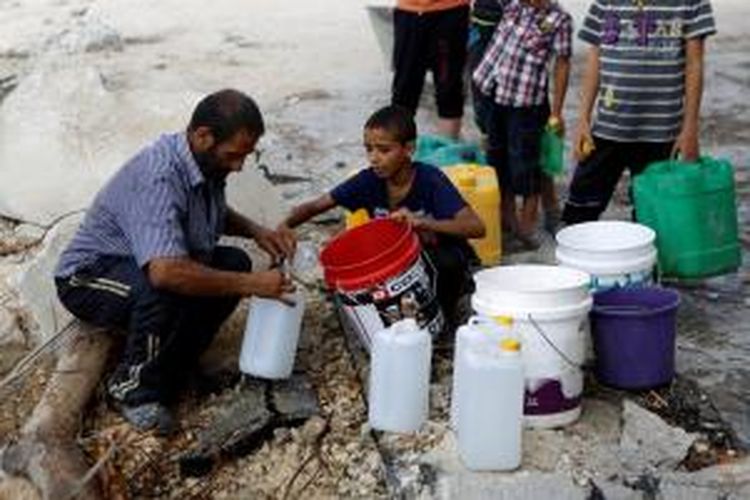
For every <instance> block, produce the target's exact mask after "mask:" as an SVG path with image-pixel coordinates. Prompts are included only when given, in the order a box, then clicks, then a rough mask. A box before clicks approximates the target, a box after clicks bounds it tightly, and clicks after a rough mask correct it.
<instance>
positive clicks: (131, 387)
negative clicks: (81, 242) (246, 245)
mask: <svg viewBox="0 0 750 500" xmlns="http://www.w3.org/2000/svg"><path fill="white" fill-rule="evenodd" d="M209 265H210V266H211V267H213V268H215V269H221V270H226V271H250V270H251V268H252V262H251V261H250V259H249V257H248V256H247V255H246V254H245V252H243V251H242V250H240V249H237V248H232V247H217V248H216V250H215V252H214V255H213V258H212V261H211V262H210V264H209ZM56 284H57V290H58V295H59V297H60V300H61V301H62V303H63V305H65V307H66V308H67V309H68V310H69V311H70V312H71V313H72V314H73V315H75V316H76V317H78V318H80V319H82V320H84V321H87V322H90V323H93V324H95V325H98V326H108V327H117V328H122V329H124V330H126V331H127V332H128V336H127V340H126V344H125V350H124V353H123V355H122V358H121V359H120V360H119V362H118V365H117V367H116V368H115V371H114V373H113V375H112V377H111V378H110V380H109V383H108V391H109V393H110V395H111V396H112V397H113V398H114V399H115V400H117V401H119V402H121V403H124V404H128V405H136V404H142V403H147V402H155V401H158V402H168V401H170V400H171V399H173V398H174V396H175V395H176V393H177V391H178V389H179V388H180V387H181V385H182V382H184V380H185V377H186V375H187V373H188V372H189V371H190V370H191V369H192V368H193V367H194V365H195V363H196V362H197V360H198V357H199V356H200V355H201V354H202V353H203V352H204V351H205V350H206V348H208V346H209V344H210V343H211V341H212V340H213V338H214V336H215V335H216V332H217V331H218V330H219V327H220V326H221V324H222V323H223V322H224V320H225V319H226V318H227V317H228V316H229V315H230V314H231V313H232V311H233V310H234V309H235V307H236V306H237V303H238V302H239V299H240V298H239V297H187V296H181V295H177V294H174V293H170V292H165V291H162V290H157V289H155V288H154V287H152V286H151V283H150V282H149V280H148V277H147V276H146V273H145V272H144V271H143V269H141V268H139V267H138V265H137V264H136V262H135V260H133V259H132V258H124V257H103V258H101V259H99V260H98V261H97V262H95V263H94V264H93V265H91V266H88V267H87V268H86V269H84V270H82V271H80V272H78V273H76V274H74V275H73V276H71V277H69V278H58V279H57V280H56Z"/></svg>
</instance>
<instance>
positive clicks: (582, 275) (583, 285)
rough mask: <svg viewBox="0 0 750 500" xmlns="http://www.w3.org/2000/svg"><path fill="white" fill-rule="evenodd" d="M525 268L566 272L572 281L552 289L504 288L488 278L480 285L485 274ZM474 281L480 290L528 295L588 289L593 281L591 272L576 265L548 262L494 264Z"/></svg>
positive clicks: (478, 273) (475, 277)
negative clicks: (557, 264) (577, 267)
mask: <svg viewBox="0 0 750 500" xmlns="http://www.w3.org/2000/svg"><path fill="white" fill-rule="evenodd" d="M522 268H523V269H524V270H530V271H532V272H551V271H555V272H562V273H566V274H567V276H568V277H570V278H571V283H570V284H566V286H561V287H558V288H554V289H550V288H546V289H544V288H518V289H511V288H503V287H501V286H495V285H494V284H492V283H487V281H486V280H484V283H485V285H480V283H479V282H480V281H483V279H482V278H483V276H491V275H492V273H498V272H502V271H508V272H512V271H517V270H519V269H522ZM474 282H475V283H476V289H477V291H479V290H480V289H486V290H488V291H490V290H492V291H500V292H508V293H519V294H528V295H532V296H533V295H550V294H552V293H556V292H564V291H572V290H577V289H588V287H589V284H590V283H591V274H590V273H588V272H586V271H583V270H581V269H576V268H574V267H569V266H556V265H547V264H513V265H509V266H508V265H500V266H494V267H490V268H487V269H482V270H481V271H478V272H476V273H474Z"/></svg>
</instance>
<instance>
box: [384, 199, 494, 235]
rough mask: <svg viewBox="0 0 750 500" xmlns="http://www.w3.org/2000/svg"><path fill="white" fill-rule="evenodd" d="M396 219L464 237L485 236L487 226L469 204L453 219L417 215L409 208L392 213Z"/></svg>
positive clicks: (424, 228)
mask: <svg viewBox="0 0 750 500" xmlns="http://www.w3.org/2000/svg"><path fill="white" fill-rule="evenodd" d="M391 217H393V218H394V219H396V220H401V221H404V222H408V223H409V224H411V225H412V226H413V227H414V229H421V230H424V231H432V232H434V233H442V234H448V235H451V236H461V237H463V238H483V237H484V235H485V227H484V222H482V219H480V218H479V216H478V215H477V213H476V212H475V211H474V209H473V208H471V207H470V206H469V205H466V206H464V207H463V208H462V209H461V210H459V211H458V212H456V214H455V215H454V216H453V218H451V219H441V220H436V219H433V218H431V217H417V216H415V215H414V214H413V213H412V212H410V211H409V210H407V209H405V208H402V209H400V210H398V211H396V212H394V213H393V214H391Z"/></svg>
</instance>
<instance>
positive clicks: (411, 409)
mask: <svg viewBox="0 0 750 500" xmlns="http://www.w3.org/2000/svg"><path fill="white" fill-rule="evenodd" d="M431 354H432V338H431V337H430V335H429V334H428V333H427V331H426V330H423V329H420V328H419V327H418V326H417V323H416V322H415V321H414V320H413V319H404V320H401V321H398V322H396V323H394V324H393V325H391V326H390V327H389V328H385V329H383V330H380V331H379V332H377V333H376V334H375V338H374V340H373V346H372V359H371V363H370V384H369V398H368V400H369V412H368V418H369V421H370V426H371V427H372V428H373V429H378V430H382V431H391V432H415V431H417V430H419V428H420V427H422V424H424V422H425V421H426V420H427V414H428V411H429V394H430V356H431Z"/></svg>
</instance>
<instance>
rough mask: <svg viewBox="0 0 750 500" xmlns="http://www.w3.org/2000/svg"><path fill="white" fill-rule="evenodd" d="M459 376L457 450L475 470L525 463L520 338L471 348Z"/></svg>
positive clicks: (499, 468) (507, 468)
mask: <svg viewBox="0 0 750 500" xmlns="http://www.w3.org/2000/svg"><path fill="white" fill-rule="evenodd" d="M462 354H463V356H464V358H465V360H464V362H465V367H464V369H463V370H462V373H461V375H462V380H461V381H460V382H459V395H458V396H459V397H458V405H459V411H460V416H461V418H460V419H459V421H458V451H459V454H460V456H461V460H462V461H463V462H464V464H465V465H466V467H467V468H469V469H471V470H478V471H479V470H513V469H515V468H517V467H518V466H519V465H520V464H521V433H522V422H523V396H524V381H523V376H524V374H523V365H522V362H521V353H520V344H519V343H518V341H517V340H515V339H505V340H503V341H502V342H501V343H500V344H499V345H498V346H497V347H495V348H494V349H489V350H487V349H483V348H480V349H476V348H470V349H466V350H465V351H464V352H463V353H462Z"/></svg>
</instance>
